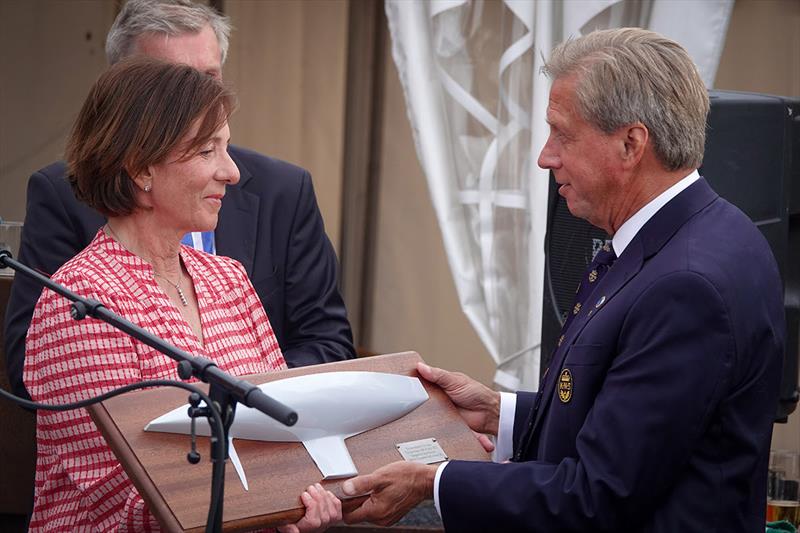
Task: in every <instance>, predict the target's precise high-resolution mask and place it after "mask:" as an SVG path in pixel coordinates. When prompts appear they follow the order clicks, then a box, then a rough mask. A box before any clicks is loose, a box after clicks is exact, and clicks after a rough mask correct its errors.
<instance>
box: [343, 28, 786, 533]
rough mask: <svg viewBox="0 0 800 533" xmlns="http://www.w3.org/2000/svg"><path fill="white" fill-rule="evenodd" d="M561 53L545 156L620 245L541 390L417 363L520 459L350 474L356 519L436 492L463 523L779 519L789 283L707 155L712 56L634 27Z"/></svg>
mask: <svg viewBox="0 0 800 533" xmlns="http://www.w3.org/2000/svg"><path fill="white" fill-rule="evenodd" d="M545 73H546V74H548V75H549V76H550V77H551V78H552V79H553V80H554V81H553V85H552V89H551V92H550V102H549V106H548V109H547V122H548V123H549V124H550V136H549V138H548V140H547V143H546V145H545V146H544V148H543V149H542V152H541V155H540V156H539V165H540V166H541V167H543V168H547V169H551V170H552V171H553V173H554V175H555V179H556V182H557V183H558V184H560V188H559V194H561V195H562V196H564V198H565V199H566V201H567V205H568V207H569V209H570V211H571V212H572V213H573V214H574V215H576V216H579V217H581V218H584V219H586V220H588V221H589V222H591V223H592V224H594V225H596V226H599V227H601V228H603V229H605V230H606V231H607V232H608V233H609V234H610V235H612V236H613V239H612V242H611V246H612V247H613V251H614V252H615V253H616V255H617V256H618V259H617V260H616V262H614V263H613V266H611V268H610V270H608V272H607V273H606V274H605V275H604V276H603V277H599V276H598V275H597V273H598V271H597V270H593V271H592V272H591V273H590V275H589V276H587V280H586V282H585V283H586V285H585V286H586V287H589V288H588V289H587V290H588V294H589V295H588V296H585V297H584V298H583V301H582V302H578V303H580V304H581V305H577V304H576V306H575V308H574V309H573V314H574V316H573V319H572V320H571V321H570V322H569V323H568V326H566V327H565V329H564V330H562V336H561V338H560V339H559V343H558V348H557V349H556V351H555V353H554V355H553V358H552V362H551V364H550V367H549V369H548V370H547V371H546V372H545V376H544V378H543V381H542V384H541V387H540V392H538V393H524V392H520V393H517V394H508V393H496V392H494V391H492V390H490V389H489V388H487V387H485V386H483V385H481V384H479V383H477V382H475V381H474V380H471V379H470V378H468V377H466V376H464V375H463V374H457V373H450V372H446V371H444V370H441V369H436V368H430V367H427V366H425V365H420V367H419V371H420V374H421V375H422V376H423V377H425V378H426V379H429V380H431V381H433V382H435V383H437V384H439V385H440V386H442V387H443V388H444V390H445V391H446V392H447V393H448V394H449V395H450V397H451V398H452V400H453V401H454V403H455V404H456V405H457V406H458V407H459V409H460V410H461V413H462V416H463V417H464V419H465V420H466V421H467V423H468V424H469V425H470V427H471V428H472V429H473V430H475V431H477V432H481V433H489V434H494V435H497V450H496V453H497V454H498V456H499V457H500V458H503V457H506V458H511V459H512V460H511V462H508V463H506V464H498V463H478V462H466V461H450V462H449V463H445V464H443V465H438V466H428V465H419V464H414V463H393V464H391V465H388V466H386V467H384V468H381V469H379V470H376V471H375V472H374V473H372V474H369V475H366V476H360V477H357V478H354V479H352V480H349V481H348V482H345V484H344V486H343V489H344V491H345V493H346V494H351V495H352V494H360V493H367V492H369V493H370V497H369V498H368V499H367V500H366V501H365V503H364V504H363V505H362V506H361V507H360V508H359V509H357V510H356V511H353V512H351V513H349V514H347V515H346V516H345V519H346V520H347V521H348V522H354V521H361V520H370V521H374V522H377V523H380V524H386V523H391V522H392V521H394V520H396V519H397V518H399V517H400V516H402V514H404V513H405V512H406V511H407V510H408V508H409V507H410V506H412V505H414V504H415V503H417V502H418V501H419V500H420V499H423V498H426V497H433V498H434V500H435V502H436V505H437V509H439V510H440V513H441V515H442V518H443V521H444V525H445V528H446V529H447V530H448V531H515V532H516V531H520V532H522V531H531V532H555V531H558V532H561V531H576V532H577V531H581V532H588V531H592V532H600V531H626V532H627V531H642V532H663V533H674V532H691V531H697V532H706V531H725V532H728V531H737V532H738V531H742V532H744V531H747V532H750V531H763V528H764V520H765V508H766V488H767V477H766V475H767V462H768V456H769V447H770V440H771V434H772V422H773V415H774V413H775V408H776V405H777V399H778V387H779V384H780V372H781V363H782V357H783V346H784V335H785V324H784V314H783V302H782V287H781V281H780V277H779V274H778V269H777V266H776V264H775V261H774V259H773V257H772V254H771V252H770V249H769V247H768V245H767V243H766V241H765V240H764V238H763V237H762V236H761V234H760V233H759V231H758V230H757V229H756V227H755V226H754V225H753V224H752V222H751V221H750V220H749V219H748V218H747V217H746V216H745V215H744V214H743V213H741V212H740V211H739V210H738V209H736V208H735V207H734V206H732V205H731V204H729V203H728V202H726V201H725V200H723V199H722V198H720V197H719V196H718V195H717V194H715V193H714V191H712V190H711V188H710V187H709V186H708V184H707V183H706V182H705V180H703V179H702V178H701V177H699V176H698V174H697V171H696V169H697V167H698V166H699V165H700V163H701V161H702V155H703V145H704V138H705V120H706V115H707V113H708V97H707V94H706V90H705V88H704V86H703V83H702V81H701V79H700V77H699V75H698V74H697V71H696V68H695V66H694V65H693V63H692V61H691V59H690V58H689V56H688V54H687V53H686V51H685V50H684V49H683V48H681V47H680V46H679V45H678V44H677V43H675V42H673V41H670V40H668V39H666V38H664V37H662V36H660V35H658V34H656V33H653V32H648V31H644V30H640V29H633V28H626V29H618V30H607V31H600V32H594V33H591V34H589V35H587V36H584V37H581V38H579V39H576V40H571V41H567V42H565V43H563V44H561V45H560V46H559V47H557V48H556V49H555V50H554V51H553V53H552V56H551V58H550V60H549V61H548V63H547V65H546V67H545ZM610 251H611V249H610V248H609V253H610ZM591 284H595V286H592V285H591ZM581 294H584V295H585V294H586V292H584V290H583V288H582V289H581ZM432 437H435V435H432ZM483 442H485V441H483ZM488 448H490V446H487V449H488ZM445 451H446V450H445Z"/></svg>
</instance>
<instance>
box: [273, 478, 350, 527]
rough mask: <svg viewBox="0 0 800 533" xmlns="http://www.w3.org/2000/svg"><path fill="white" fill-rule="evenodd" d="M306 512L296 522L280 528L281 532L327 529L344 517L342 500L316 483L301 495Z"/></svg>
mask: <svg viewBox="0 0 800 533" xmlns="http://www.w3.org/2000/svg"><path fill="white" fill-rule="evenodd" d="M300 500H301V501H302V502H303V505H305V506H306V514H305V516H303V518H301V519H300V520H299V521H298V522H297V523H295V524H288V525H285V526H281V527H279V528H278V531H279V532H280V533H315V532H318V531H325V530H326V529H328V528H329V527H330V526H331V525H332V524H334V523H335V522H338V521H340V520H341V519H342V502H340V501H339V498H337V497H336V496H334V495H333V493H332V492H331V491H328V490H325V489H323V488H322V485H320V484H319V483H316V484H314V485H310V486H309V487H308V488H307V489H306V491H305V492H304V493H303V494H301V495H300Z"/></svg>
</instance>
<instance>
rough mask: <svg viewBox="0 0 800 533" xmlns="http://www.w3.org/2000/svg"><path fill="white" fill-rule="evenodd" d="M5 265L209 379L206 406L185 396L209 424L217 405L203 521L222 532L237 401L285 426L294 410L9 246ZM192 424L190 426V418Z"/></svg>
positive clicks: (182, 371) (80, 315)
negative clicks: (218, 433)
mask: <svg viewBox="0 0 800 533" xmlns="http://www.w3.org/2000/svg"><path fill="white" fill-rule="evenodd" d="M6 267H9V268H11V269H13V270H15V271H17V272H21V273H22V274H24V275H26V276H29V277H31V278H33V279H35V280H37V281H38V282H39V283H41V284H42V285H44V286H45V287H47V288H48V289H50V290H52V291H53V292H55V293H57V294H60V295H61V296H64V297H65V298H67V299H68V300H70V301H71V302H72V304H71V306H70V314H71V315H72V318H73V319H75V320H83V319H84V318H86V317H87V316H90V317H92V318H96V319H98V320H102V321H103V322H105V323H107V324H110V325H111V326H113V327H115V328H117V329H119V330H120V331H122V332H124V333H127V334H128V335H130V336H131V337H133V338H135V339H137V340H139V341H140V342H143V343H144V344H146V345H148V346H151V347H152V348H155V349H156V350H158V351H159V352H161V353H163V354H164V355H166V356H167V357H170V358H171V359H174V360H175V361H178V375H179V376H180V377H181V379H184V380H186V379H189V378H191V377H192V376H194V377H196V378H197V379H199V380H201V381H204V382H206V383H208V384H209V386H210V387H209V394H208V395H209V397H210V399H211V405H209V406H208V407H207V408H199V409H198V408H197V405H198V403H199V402H194V401H192V400H194V399H190V402H191V403H192V407H191V408H190V409H189V412H190V416H192V417H193V420H194V418H195V417H197V416H206V417H208V418H209V425H211V421H212V417H213V413H212V410H214V411H216V412H217V413H218V414H219V416H220V417H221V418H222V426H223V435H222V439H221V442H220V439H218V438H216V437H214V436H213V434H212V437H211V456H212V459H211V461H212V469H211V471H212V473H211V478H212V485H211V495H212V496H211V498H212V501H211V505H212V508H213V509H212V511H211V512H210V513H209V516H213V523H211V524H206V531H213V532H215V533H218V532H221V531H222V510H223V502H224V488H225V483H224V481H225V463H226V461H227V459H228V440H229V430H230V427H231V424H233V418H234V415H235V412H236V404H237V403H242V404H244V405H246V406H248V407H252V408H254V409H258V410H259V411H261V412H262V413H264V414H265V415H267V416H269V417H271V418H274V419H275V420H277V421H278V422H280V423H282V424H284V425H286V426H292V425H294V424H295V423H296V422H297V413H296V412H295V411H293V410H292V409H291V408H289V407H287V406H285V405H283V404H282V403H280V402H278V401H277V400H274V399H273V398H270V397H269V396H267V395H266V394H264V393H263V392H262V391H261V389H259V388H258V387H257V386H255V385H253V384H251V383H248V382H246V381H244V380H241V379H238V378H235V377H233V376H231V375H230V374H228V373H227V372H225V371H223V370H221V369H220V368H219V367H217V365H216V364H214V362H213V361H211V360H209V359H206V358H203V357H195V356H193V355H190V354H188V353H186V352H184V351H183V350H181V349H179V348H177V347H175V346H173V345H171V344H170V343H168V342H166V341H164V340H163V339H161V338H159V337H157V336H155V335H153V334H152V333H150V332H148V331H146V330H144V329H142V328H140V327H139V326H137V325H136V324H134V323H133V322H130V321H128V320H126V319H124V318H122V317H120V316H119V315H117V314H115V313H113V312H112V311H109V310H108V309H107V308H106V307H105V306H104V305H103V304H102V303H101V302H98V301H97V300H92V299H89V298H84V297H82V296H79V295H78V294H75V293H74V292H72V291H71V290H69V289H67V288H66V287H64V286H62V285H59V284H58V283H55V282H53V281H52V280H50V278H48V277H47V276H45V275H43V274H40V273H39V272H36V271H35V270H33V269H32V268H30V267H27V266H25V265H23V264H22V263H20V262H19V261H17V260H16V259H14V258H13V257H12V256H11V252H9V251H8V250H0V268H6ZM192 427H193V428H194V423H193V424H192ZM212 427H213V425H212ZM192 439H193V440H194V434H193V435H192ZM198 460H199V456H197V454H196V452H195V451H194V450H192V452H191V453H190V454H189V462H192V463H196V462H197V461H198Z"/></svg>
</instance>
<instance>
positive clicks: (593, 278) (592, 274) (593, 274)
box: [589, 270, 597, 283]
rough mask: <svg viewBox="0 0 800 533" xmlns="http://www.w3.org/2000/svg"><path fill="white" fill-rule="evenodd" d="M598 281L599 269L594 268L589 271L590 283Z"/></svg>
mask: <svg viewBox="0 0 800 533" xmlns="http://www.w3.org/2000/svg"><path fill="white" fill-rule="evenodd" d="M595 281H597V270H592V271H591V272H589V283H594V282H595Z"/></svg>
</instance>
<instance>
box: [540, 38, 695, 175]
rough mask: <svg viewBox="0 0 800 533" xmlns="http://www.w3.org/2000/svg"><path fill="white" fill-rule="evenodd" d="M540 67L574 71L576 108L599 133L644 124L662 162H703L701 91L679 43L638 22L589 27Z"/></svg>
mask: <svg viewBox="0 0 800 533" xmlns="http://www.w3.org/2000/svg"><path fill="white" fill-rule="evenodd" d="M542 71H543V72H544V73H545V74H546V75H547V76H549V77H550V78H551V79H553V80H556V79H559V78H563V77H567V76H570V75H573V74H575V75H577V76H578V77H577V83H576V91H575V93H576V99H577V101H578V106H579V108H580V109H579V112H580V114H581V116H582V117H583V119H584V120H586V121H588V122H589V123H590V124H593V125H594V126H596V127H597V128H599V129H600V130H602V131H604V132H605V133H611V132H613V131H616V130H617V129H619V128H621V127H623V126H627V125H630V124H633V123H636V122H641V123H642V124H644V125H645V126H646V127H647V129H648V130H649V132H650V138H651V139H652V140H653V147H654V149H655V153H656V156H657V157H658V159H659V161H660V162H661V163H662V164H663V165H664V167H666V168H667V169H668V170H670V171H672V170H678V169H686V168H697V167H699V166H700V164H701V163H702V161H703V151H704V147H705V137H706V117H707V116H708V108H709V103H708V91H707V90H706V88H705V85H703V81H702V80H701V79H700V74H699V73H698V72H697V67H696V66H695V64H694V62H692V59H691V58H690V57H689V54H688V53H687V52H686V50H684V48H683V47H682V46H681V45H679V44H678V43H676V42H674V41H672V40H670V39H667V38H666V37H664V36H662V35H659V34H658V33H655V32H652V31H647V30H643V29H640V28H620V29H614V30H602V31H595V32H592V33H589V34H587V35H585V36H583V37H580V38H578V39H575V40H568V41H566V42H563V43H561V44H560V45H558V46H557V47H556V48H555V50H553V53H552V55H551V57H550V60H549V61H547V62H546V64H545V66H544V67H543V68H542Z"/></svg>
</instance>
